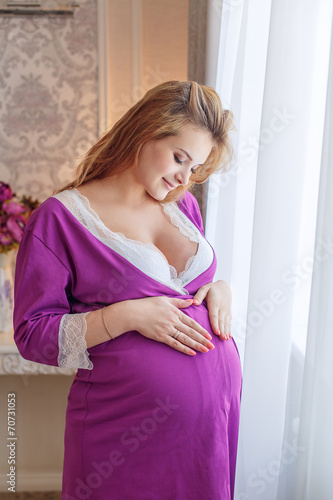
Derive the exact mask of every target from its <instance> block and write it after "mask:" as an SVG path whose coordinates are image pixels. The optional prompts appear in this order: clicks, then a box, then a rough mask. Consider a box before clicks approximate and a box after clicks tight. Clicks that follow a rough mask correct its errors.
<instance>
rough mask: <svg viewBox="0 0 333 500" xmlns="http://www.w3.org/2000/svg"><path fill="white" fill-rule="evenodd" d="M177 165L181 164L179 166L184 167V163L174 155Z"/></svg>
mask: <svg viewBox="0 0 333 500" xmlns="http://www.w3.org/2000/svg"><path fill="white" fill-rule="evenodd" d="M174 157H175V161H176V163H179V165H182V164H183V163H184V162H183V161H181V160H180V159H179V158H178V156H177V155H174Z"/></svg>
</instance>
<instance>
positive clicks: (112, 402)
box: [71, 305, 241, 424]
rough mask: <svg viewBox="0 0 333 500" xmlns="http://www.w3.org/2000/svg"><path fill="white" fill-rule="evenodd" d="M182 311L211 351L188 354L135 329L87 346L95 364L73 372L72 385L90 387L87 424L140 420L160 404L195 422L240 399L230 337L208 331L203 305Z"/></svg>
mask: <svg viewBox="0 0 333 500" xmlns="http://www.w3.org/2000/svg"><path fill="white" fill-rule="evenodd" d="M184 312H185V311H184ZM186 314H187V315H188V316H190V317H192V318H193V319H195V320H196V321H197V322H198V323H199V324H200V325H201V326H203V327H204V328H205V329H206V330H207V331H208V332H209V333H210V334H211V336H212V343H213V344H214V345H215V349H212V350H209V352H207V353H202V352H198V351H196V352H197V354H196V355H195V356H189V355H186V354H183V353H181V352H179V351H176V350H175V349H173V348H171V347H170V346H168V345H166V344H163V343H160V342H156V341H154V340H151V339H147V338H146V337H144V336H142V335H141V334H139V333H138V332H127V333H125V334H123V335H121V336H120V337H118V338H117V339H116V340H110V341H109V342H105V343H103V344H100V345H98V346H95V347H93V348H91V349H89V352H90V359H91V361H92V363H93V365H94V368H93V370H92V371H88V370H78V373H77V375H76V377H75V380H74V384H73V385H74V386H75V384H77V383H79V382H80V383H85V381H86V382H87V383H88V385H89V393H88V395H87V402H88V404H89V409H90V410H92V411H90V412H88V414H87V416H86V417H85V422H86V423H92V424H93V423H94V422H95V423H97V421H98V420H100V421H105V419H108V420H110V419H111V420H112V421H113V422H119V423H120V422H121V421H122V420H123V418H124V415H126V416H128V415H136V416H138V415H139V418H140V417H142V418H145V415H147V414H148V413H149V412H152V411H153V410H154V408H157V407H158V406H159V405H161V404H162V403H163V404H170V405H173V406H172V407H173V409H174V410H175V411H176V407H177V413H178V414H181V415H182V418H183V419H184V420H185V421H194V420H195V419H196V418H201V417H202V415H203V414H206V415H211V414H212V413H216V412H224V411H227V409H228V407H229V406H230V401H231V400H232V399H233V398H239V396H240V386H241V368H240V361H239V355H238V352H237V348H236V346H235V343H234V341H233V340H232V339H230V340H228V341H225V340H221V339H219V338H218V337H217V336H216V335H215V334H214V333H213V331H212V329H211V327H210V322H209V317H208V311H207V309H206V307H205V306H204V305H201V306H190V307H188V308H187V309H186ZM81 389H82V388H81ZM71 392H75V391H74V387H72V390H71ZM73 396H74V394H73ZM161 402H162V403H161ZM168 402H169V403H168ZM77 403H78V404H79V407H80V403H79V401H77ZM82 406H83V404H82ZM77 409H78V408H77ZM82 410H83V407H82ZM157 412H158V410H156V413H157ZM77 415H79V413H77Z"/></svg>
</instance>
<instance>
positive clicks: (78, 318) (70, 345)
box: [58, 312, 93, 370]
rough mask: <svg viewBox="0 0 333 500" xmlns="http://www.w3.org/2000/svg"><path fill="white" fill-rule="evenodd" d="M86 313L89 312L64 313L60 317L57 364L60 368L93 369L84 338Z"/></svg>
mask: <svg viewBox="0 0 333 500" xmlns="http://www.w3.org/2000/svg"><path fill="white" fill-rule="evenodd" d="M87 314H89V313H88V312H85V313H78V314H64V315H63V317H62V318H61V321H60V326H59V355H58V365H59V366H61V367H62V368H86V369H87V370H92V369H93V364H92V362H91V361H90V359H89V352H88V350H87V342H86V339H85V335H86V332H87V321H86V316H87Z"/></svg>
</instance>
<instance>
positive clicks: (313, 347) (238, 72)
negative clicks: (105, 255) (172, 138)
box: [206, 0, 333, 500]
mask: <svg viewBox="0 0 333 500" xmlns="http://www.w3.org/2000/svg"><path fill="white" fill-rule="evenodd" d="M332 19H333V0H317V1H316V2H313V1H312V0H311V1H310V0H292V1H290V0H271V1H269V0H244V1H242V0H224V2H222V1H218V0H211V2H210V5H209V17H208V38H207V42H208V43H207V51H208V53H207V54H208V57H207V71H206V75H207V81H206V83H207V84H208V85H211V86H213V87H215V88H216V90H217V91H218V92H219V94H220V96H221V98H222V101H223V104H224V106H225V107H226V108H229V109H231V110H232V111H233V113H234V115H235V122H236V127H237V131H236V132H235V133H234V136H233V139H234V147H235V152H236V156H235V158H236V162H235V167H234V169H233V170H232V171H231V172H230V173H229V174H227V175H226V176H218V175H217V176H215V177H214V178H213V179H211V181H210V183H209V185H208V192H207V196H208V208H207V222H206V234H207V236H208V239H209V240H210V241H211V242H212V243H213V244H214V247H215V249H216V251H217V256H218V261H219V266H218V271H217V278H223V279H226V280H227V281H229V283H230V284H231V287H232V289H233V296H234V304H233V324H232V333H233V336H234V338H235V340H236V342H237V345H238V347H239V350H240V353H241V357H242V362H243V375H244V378H243V392H242V408H241V422H240V435H239V449H238V459H237V472H236V490H235V497H234V498H235V500H255V499H262V500H331V499H332V498H333V473H332V472H331V470H330V469H331V467H332V464H333V432H332V431H331V425H332V424H331V422H332V421H333V391H332V389H333V200H332V194H331V196H330V193H333V162H332V160H333V141H332V139H333V130H332V120H333V104H332V100H333V99H332V86H333V78H332V72H333V48H332V43H331V37H332Z"/></svg>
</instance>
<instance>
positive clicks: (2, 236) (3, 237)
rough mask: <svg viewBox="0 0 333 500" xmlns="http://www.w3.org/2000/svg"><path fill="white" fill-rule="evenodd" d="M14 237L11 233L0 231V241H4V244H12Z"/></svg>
mask: <svg viewBox="0 0 333 500" xmlns="http://www.w3.org/2000/svg"><path fill="white" fill-rule="evenodd" d="M13 241H14V240H13V237H12V235H11V234H10V233H8V232H6V233H4V232H1V233H0V243H2V245H5V246H6V245H11V244H12V243H13Z"/></svg>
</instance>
